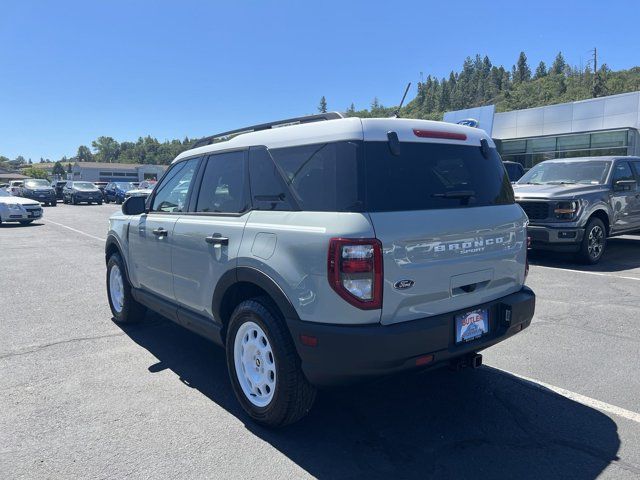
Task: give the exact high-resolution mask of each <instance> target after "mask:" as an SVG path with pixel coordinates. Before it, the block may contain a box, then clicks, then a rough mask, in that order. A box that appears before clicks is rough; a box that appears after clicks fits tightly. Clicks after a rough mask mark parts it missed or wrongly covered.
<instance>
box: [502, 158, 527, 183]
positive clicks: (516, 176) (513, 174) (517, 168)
mask: <svg viewBox="0 0 640 480" xmlns="http://www.w3.org/2000/svg"><path fill="white" fill-rule="evenodd" d="M502 164H503V165H504V168H505V170H506V171H507V174H508V175H509V180H510V181H511V183H513V182H516V181H518V180H520V178H521V177H522V175H524V167H523V166H522V164H520V163H518V162H502Z"/></svg>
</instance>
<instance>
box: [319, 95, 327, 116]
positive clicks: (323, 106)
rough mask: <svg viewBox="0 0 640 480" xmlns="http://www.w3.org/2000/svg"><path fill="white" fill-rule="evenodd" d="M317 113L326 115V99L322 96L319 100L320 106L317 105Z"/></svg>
mask: <svg viewBox="0 0 640 480" xmlns="http://www.w3.org/2000/svg"><path fill="white" fill-rule="evenodd" d="M318 111H319V112H320V113H327V99H326V98H324V95H323V96H322V97H321V98H320V104H319V105H318Z"/></svg>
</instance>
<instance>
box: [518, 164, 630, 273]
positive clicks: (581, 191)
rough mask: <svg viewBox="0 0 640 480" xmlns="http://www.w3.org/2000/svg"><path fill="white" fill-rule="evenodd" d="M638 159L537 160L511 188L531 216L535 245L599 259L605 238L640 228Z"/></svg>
mask: <svg viewBox="0 0 640 480" xmlns="http://www.w3.org/2000/svg"><path fill="white" fill-rule="evenodd" d="M639 184H640V157H585V158H571V159H568V158H566V159H556V160H547V161H545V162H542V163H539V164H538V165H536V166H535V167H533V168H532V169H531V170H529V171H528V172H527V173H526V174H524V176H523V177H522V178H521V179H520V180H518V182H517V183H516V184H515V185H514V186H513V187H514V192H515V196H516V201H517V202H518V203H519V204H520V206H521V207H522V209H523V210H524V211H525V213H526V214H527V216H528V217H529V228H528V232H529V236H530V238H531V247H532V248H533V249H540V250H554V251H564V252H571V253H575V254H577V257H578V258H579V259H580V260H581V261H582V262H584V263H587V264H595V263H598V262H599V261H600V259H601V258H602V255H603V254H604V251H605V248H606V246H607V237H612V236H615V235H623V234H627V233H631V232H634V231H640V188H639Z"/></svg>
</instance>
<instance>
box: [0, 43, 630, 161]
mask: <svg viewBox="0 0 640 480" xmlns="http://www.w3.org/2000/svg"><path fill="white" fill-rule="evenodd" d="M593 63H594V62H590V63H589V64H588V65H587V66H585V67H575V66H570V65H569V64H568V63H567V62H566V61H565V59H564V57H563V56H562V53H558V54H557V55H556V57H555V59H554V60H553V62H551V64H550V65H549V66H548V65H547V64H545V62H544V61H540V62H539V63H538V64H537V66H535V67H532V66H530V64H529V61H528V59H527V56H526V55H525V53H524V52H522V53H520V56H519V58H518V60H517V62H516V63H515V65H513V66H512V67H511V68H510V69H507V68H505V67H504V66H496V65H493V63H492V62H491V60H490V59H489V57H487V56H485V57H481V56H480V55H476V56H475V58H471V57H468V58H467V59H466V60H465V61H464V63H463V64H462V70H460V71H459V72H454V71H452V72H451V73H450V74H449V76H448V77H447V78H435V77H432V76H431V75H428V76H427V77H426V79H423V80H422V81H420V82H418V88H417V94H416V96H415V98H413V99H410V98H408V99H407V101H408V103H406V105H405V106H404V107H403V108H402V110H401V116H403V117H408V118H425V119H432V120H441V119H442V115H443V113H444V112H446V111H449V110H460V109H464V108H470V107H477V106H481V105H489V104H496V108H497V111H498V112H504V111H508V110H516V109H521V108H529V107H537V106H542V105H551V104H555V103H563V102H570V101H574V100H584V99H587V98H592V97H601V96H605V95H613V94H616V93H624V92H632V91H637V90H640V67H633V68H631V69H629V70H620V71H612V70H611V69H609V67H607V65H606V64H602V65H601V66H598V68H597V70H595V71H594V69H593ZM400 94H401V92H400V91H398V96H400ZM327 109H328V110H343V109H344V106H340V105H332V104H331V99H330V98H329V99H327V98H325V97H324V96H323V97H322V98H321V99H320V103H319V106H318V110H319V111H327ZM395 110H396V107H395V106H391V107H385V106H383V105H381V104H380V102H379V101H378V99H377V98H376V99H373V101H372V102H371V105H370V107H369V108H368V109H363V110H357V109H356V107H355V105H354V104H351V106H350V107H349V108H348V109H347V110H346V114H347V115H349V116H361V117H384V116H389V115H391V114H392V113H393V112H394V111H395ZM236 126H237V125H229V128H233V127H236ZM195 141H196V139H189V138H185V139H184V140H170V141H164V142H159V141H158V140H157V139H156V138H154V137H151V136H147V137H144V138H143V137H140V138H138V140H137V141H136V142H128V141H125V142H118V141H116V140H115V139H114V138H112V137H108V136H102V137H99V138H98V139H96V140H94V141H93V142H92V143H91V148H89V147H88V146H86V145H80V146H79V147H78V149H77V151H76V152H74V154H72V156H70V158H67V157H63V158H62V159H59V160H60V161H61V162H66V161H81V162H82V161H101V162H121V163H156V164H168V163H170V162H171V160H172V159H173V158H175V156H176V155H178V154H179V153H180V152H182V151H184V150H187V149H189V148H190V147H191V145H193V144H194V143H195ZM54 160H58V159H54ZM40 161H41V162H42V161H51V160H49V159H40ZM29 162H32V160H31V159H28V160H27V159H25V158H23V157H22V156H19V157H17V158H15V159H12V160H10V159H8V158H6V157H3V156H1V155H0V167H5V168H7V167H8V168H16V167H18V166H20V165H22V164H24V163H29Z"/></svg>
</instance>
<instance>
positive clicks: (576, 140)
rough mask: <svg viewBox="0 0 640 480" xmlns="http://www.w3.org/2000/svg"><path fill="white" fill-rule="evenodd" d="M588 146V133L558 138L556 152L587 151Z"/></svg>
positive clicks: (589, 139) (589, 138)
mask: <svg viewBox="0 0 640 480" xmlns="http://www.w3.org/2000/svg"><path fill="white" fill-rule="evenodd" d="M590 144H591V136H590V135H589V134H588V133H585V134H582V135H563V136H561V137H558V150H587V149H589V146H590Z"/></svg>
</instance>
